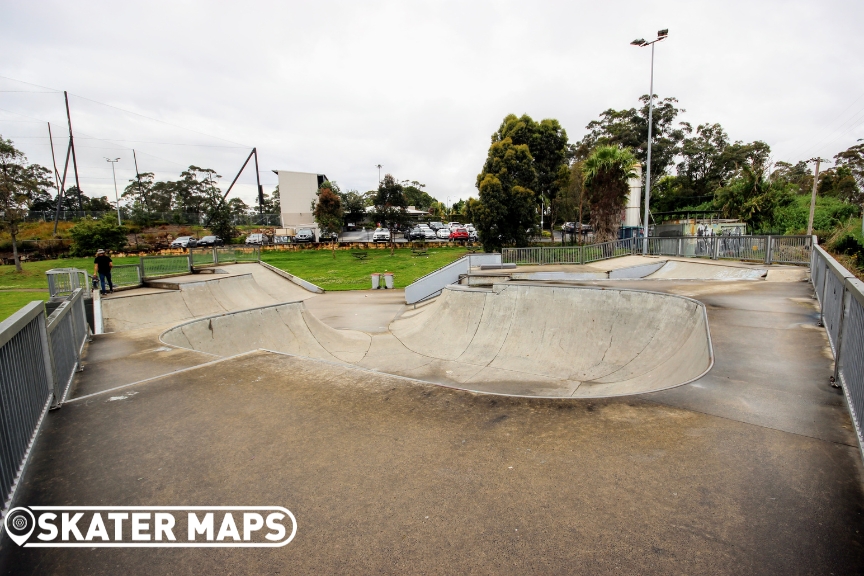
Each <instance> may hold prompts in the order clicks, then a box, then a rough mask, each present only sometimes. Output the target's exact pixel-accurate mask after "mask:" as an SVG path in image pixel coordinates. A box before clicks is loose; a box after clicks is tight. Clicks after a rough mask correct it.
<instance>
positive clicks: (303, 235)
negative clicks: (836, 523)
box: [294, 228, 315, 242]
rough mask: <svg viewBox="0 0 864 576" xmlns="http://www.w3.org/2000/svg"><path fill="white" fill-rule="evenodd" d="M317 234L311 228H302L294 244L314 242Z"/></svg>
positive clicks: (298, 231) (295, 237)
mask: <svg viewBox="0 0 864 576" xmlns="http://www.w3.org/2000/svg"><path fill="white" fill-rule="evenodd" d="M314 241H315V232H313V231H312V229H311V228H300V229H299V230H297V234H296V235H295V236H294V242H314Z"/></svg>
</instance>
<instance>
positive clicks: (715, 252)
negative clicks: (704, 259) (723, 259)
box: [710, 236, 720, 260]
mask: <svg viewBox="0 0 864 576" xmlns="http://www.w3.org/2000/svg"><path fill="white" fill-rule="evenodd" d="M710 238H711V244H712V246H711V248H712V250H711V259H712V260H719V259H720V242H718V240H719V238H718V237H717V236H711V237H710Z"/></svg>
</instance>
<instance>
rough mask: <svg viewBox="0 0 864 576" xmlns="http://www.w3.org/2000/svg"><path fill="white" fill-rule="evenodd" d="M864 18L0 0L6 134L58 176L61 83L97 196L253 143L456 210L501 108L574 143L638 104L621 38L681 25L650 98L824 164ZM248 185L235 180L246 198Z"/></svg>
mask: <svg viewBox="0 0 864 576" xmlns="http://www.w3.org/2000/svg"><path fill="white" fill-rule="evenodd" d="M862 24H864V2H861V1H852V0H846V1H831V0H821V1H819V2H816V1H814V0H809V1H797V0H746V1H742V0H725V1H722V2H720V1H715V2H704V1H697V0H688V1H663V0H657V1H654V2H645V1H644V0H643V1H618V2H581V1H569V2H564V1H543V0H535V1H533V2H513V1H505V0H496V1H489V2H485V1H470V0H462V1H459V2H447V1H425V2H421V1H411V0H407V1H406V0H402V1H400V2H396V1H393V2H390V1H368V2H360V1H353V2H339V1H327V0H317V1H315V2H311V1H310V2H296V1H287V2H258V1H255V0H247V1H245V2H221V1H215V0H214V1H209V2H201V1H198V2H196V1H178V0H172V1H170V2H158V1H148V2H134V3H132V2H96V1H90V0H78V1H76V2H68V1H62V2H60V1H57V2H47V1H39V0H33V1H28V2H15V1H13V0H4V1H3V8H2V18H0V54H2V55H3V56H2V61H0V75H2V76H3V77H6V78H8V79H0V134H2V135H3V136H4V137H6V138H11V139H12V140H14V141H15V142H16V144H17V145H18V146H19V147H20V148H21V149H23V150H24V151H25V152H26V153H27V154H28V156H29V157H30V159H31V160H33V161H37V162H40V163H43V164H45V165H49V164H50V162H51V157H50V148H49V147H48V140H47V138H46V136H47V128H46V125H45V124H44V122H39V121H51V122H52V129H53V130H54V135H55V137H56V138H55V149H56V151H57V155H58V160H57V162H58V164H60V165H61V171H62V161H63V157H62V156H63V154H65V150H66V148H65V147H66V140H64V135H65V133H66V130H68V129H67V128H66V121H65V110H64V108H63V98H62V93H56V92H51V91H50V90H46V89H44V88H40V86H41V87H47V88H50V89H58V90H68V91H69V93H70V106H71V108H72V125H73V128H74V130H75V135H76V136H75V137H76V149H77V150H78V151H79V161H80V162H79V163H80V169H79V172H80V175H81V178H82V188H83V189H84V191H85V193H88V194H90V195H100V196H101V195H108V196H109V197H113V187H112V184H111V170H110V167H109V166H108V164H107V163H106V162H105V161H104V159H103V157H104V156H111V157H120V158H121V160H120V162H119V163H118V164H117V168H118V180H119V181H120V183H121V186H122V184H123V183H125V182H126V181H127V180H128V179H129V178H131V177H133V176H134V173H135V170H134V165H133V162H132V152H131V148H133V147H134V148H135V149H136V150H137V153H138V162H139V169H140V170H141V171H142V172H145V171H152V172H155V173H156V176H157V178H159V179H169V178H176V177H177V176H178V175H179V173H180V171H181V170H182V169H183V168H184V167H186V166H188V165H190V164H196V165H198V166H207V167H212V168H214V169H216V170H217V171H218V172H219V173H220V174H222V175H223V178H222V185H223V188H224V187H227V184H228V182H230V180H231V179H232V178H233V176H234V174H235V173H236V171H237V170H238V169H239V167H240V165H241V164H242V162H243V160H244V159H245V157H246V155H247V154H248V152H249V149H250V147H251V146H257V147H258V150H259V151H260V159H261V164H260V169H261V177H262V183H263V184H264V186H265V190H266V191H268V192H269V191H271V190H272V189H273V187H274V186H275V184H276V178H275V175H274V174H273V173H272V172H271V170H272V169H286V170H298V171H308V172H319V173H324V174H327V176H328V177H329V178H330V179H331V180H335V181H337V182H338V183H339V184H340V186H341V187H342V188H343V189H352V188H353V189H357V190H360V191H361V192H362V191H366V190H370V189H372V188H375V187H376V185H377V179H378V172H377V169H376V168H375V165H376V164H379V163H380V164H383V166H384V168H383V171H384V172H385V173H387V172H389V173H392V174H393V175H395V176H396V177H397V178H399V179H411V180H419V181H420V182H423V183H425V184H426V185H427V190H428V191H429V192H430V193H431V194H432V195H433V196H436V197H437V198H438V199H440V200H444V201H446V200H447V199H448V198H449V199H450V200H451V201H455V200H456V199H457V198H467V197H468V196H469V195H472V194H474V195H476V190H475V188H474V182H475V178H476V175H477V173H478V172H479V171H480V169H481V167H482V164H483V161H484V159H485V156H486V152H487V149H488V146H489V137H490V135H491V134H492V132H494V131H495V130H496V129H497V127H498V125H499V124H500V122H501V120H502V118H503V117H504V116H505V115H506V114H508V113H516V114H522V113H527V114H529V115H531V116H532V117H534V118H535V119H542V118H557V119H558V120H559V121H560V122H561V124H562V125H563V126H564V128H565V129H566V130H567V133H568V135H569V137H570V140H571V141H576V140H578V139H580V138H581V137H582V136H583V135H584V133H585V125H586V124H587V123H588V122H589V121H591V120H592V119H595V118H597V116H598V115H599V113H600V112H601V111H603V110H605V109H607V108H610V107H611V108H616V109H620V108H625V107H632V106H634V105H636V103H637V99H638V97H639V96H640V95H642V94H646V93H647V92H648V79H649V78H648V76H649V58H650V50H649V49H640V48H635V47H633V46H630V45H629V43H630V41H631V40H633V39H634V38H638V37H645V38H647V39H651V38H653V37H654V35H655V34H656V31H657V30H658V29H661V28H669V30H670V33H669V39H668V40H666V41H664V42H662V43H660V44H658V46H657V53H656V62H655V93H657V94H658V95H659V96H660V97H666V96H674V97H676V98H678V100H679V103H680V105H681V107H682V108H684V109H686V113H685V114H683V115H682V119H683V120H687V121H689V122H691V123H693V124H694V126H695V125H696V124H699V123H705V122H719V123H720V124H722V125H723V127H724V128H725V129H726V131H727V132H728V134H729V136H730V138H731V139H732V140H744V141H752V140H755V139H761V140H764V141H766V142H768V143H769V144H770V146H771V148H772V151H773V158H774V160H787V161H797V160H800V159H807V158H810V157H812V156H814V155H822V156H824V157H831V156H833V155H834V154H836V153H837V152H839V151H841V150H844V149H846V148H847V147H849V146H850V145H852V144H853V143H855V140H856V139H857V138H864V73H862V72H864V58H862V54H864V50H862V48H864V34H861V26H862ZM9 79H14V80H9ZM15 80H20V81H24V82H28V83H30V84H23V83H21V82H17V81H15ZM104 104H107V105H110V106H106V105H104ZM111 106H113V107H117V108H120V109H123V110H127V111H131V112H135V113H137V114H140V115H143V116H146V117H147V118H153V119H157V120H159V121H161V122H156V121H153V120H149V119H147V118H144V117H142V116H136V115H134V114H129V113H126V112H122V111H120V110H117V109H116V108H112V107H111ZM178 127H182V128H183V129H181V128H178ZM106 140H110V141H106ZM226 181H227V182H226ZM253 183H254V173H253V172H252V171H249V172H248V173H247V174H246V175H244V176H243V177H242V178H241V180H240V186H239V188H238V189H237V190H238V192H237V193H238V195H239V196H240V197H242V198H243V199H244V200H246V201H247V202H249V203H251V202H252V199H253V198H254V186H253ZM232 194H233V193H232Z"/></svg>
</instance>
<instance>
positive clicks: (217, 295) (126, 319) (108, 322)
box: [102, 264, 309, 332]
mask: <svg viewBox="0 0 864 576" xmlns="http://www.w3.org/2000/svg"><path fill="white" fill-rule="evenodd" d="M241 266H245V267H249V266H252V267H253V268H251V269H252V270H255V272H256V273H257V274H258V276H259V277H258V278H256V277H255V275H254V274H252V273H242V274H235V275H225V276H221V275H212V276H211V277H204V278H200V279H194V280H188V279H187V281H178V280H165V281H163V282H161V283H160V284H161V285H163V286H173V288H171V289H160V290H150V291H148V290H147V289H144V291H143V292H144V293H137V292H136V291H131V292H130V295H129V296H123V295H122V293H121V294H118V296H117V297H114V298H110V299H103V300H102V316H103V318H104V324H105V326H104V329H105V332H123V331H127V330H137V329H142V328H153V327H157V326H165V325H171V324H177V323H178V322H183V321H184V320H190V319H192V318H199V317H202V316H211V315H213V314H221V313H225V312H231V311H236V310H245V309H249V308H254V307H258V306H267V305H272V304H278V303H280V302H285V301H287V300H295V299H300V298H303V297H308V296H309V294H307V293H306V292H305V291H304V290H303V289H301V288H299V287H297V286H295V285H293V284H290V283H288V282H284V281H281V280H280V281H279V283H277V284H276V286H278V288H277V289H273V287H271V286H268V284H267V283H266V280H267V279H268V278H267V276H268V275H271V273H270V272H268V271H266V270H263V269H260V270H258V265H257V264H251V265H250V264H246V265H235V267H237V268H240V267H241ZM244 269H246V268H244ZM262 282H265V283H264V284H263V285H262ZM268 288H270V289H269V290H268Z"/></svg>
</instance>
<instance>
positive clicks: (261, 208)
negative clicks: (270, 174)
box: [252, 147, 264, 216]
mask: <svg viewBox="0 0 864 576" xmlns="http://www.w3.org/2000/svg"><path fill="white" fill-rule="evenodd" d="M252 152H254V153H255V182H256V183H257V184H258V215H259V216H263V215H264V187H263V186H261V172H260V171H259V170H258V148H257V147H256V148H253V149H252Z"/></svg>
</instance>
